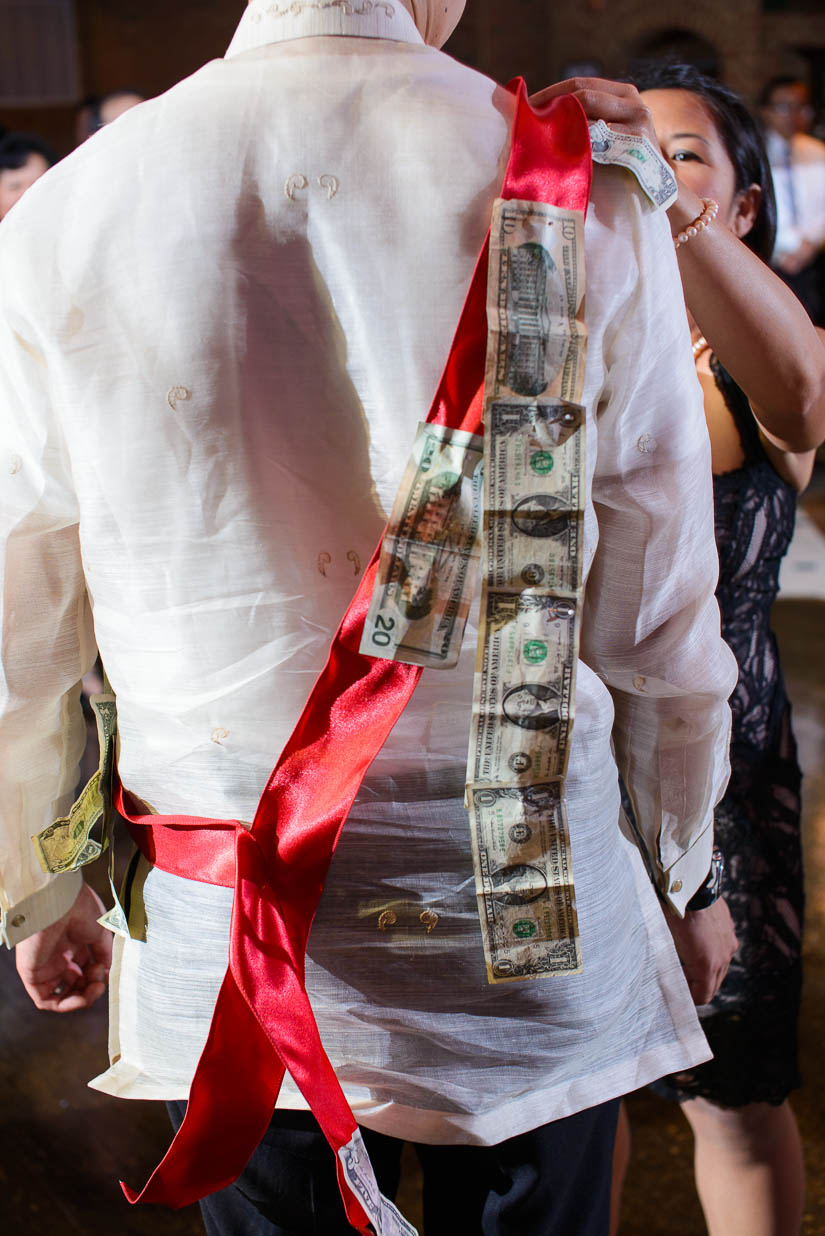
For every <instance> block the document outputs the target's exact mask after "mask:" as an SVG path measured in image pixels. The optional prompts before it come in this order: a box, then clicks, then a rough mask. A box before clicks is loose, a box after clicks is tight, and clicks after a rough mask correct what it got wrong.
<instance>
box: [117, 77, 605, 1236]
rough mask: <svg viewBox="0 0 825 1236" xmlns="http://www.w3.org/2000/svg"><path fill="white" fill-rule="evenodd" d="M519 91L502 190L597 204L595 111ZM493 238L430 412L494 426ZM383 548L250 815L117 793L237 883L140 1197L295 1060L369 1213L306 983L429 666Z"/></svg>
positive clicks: (218, 1139) (256, 1136)
mask: <svg viewBox="0 0 825 1236" xmlns="http://www.w3.org/2000/svg"><path fill="white" fill-rule="evenodd" d="M509 89H511V90H513V91H514V92H515V93H516V95H517V105H516V118H515V125H514V130H513V143H512V152H511V156H510V163H509V166H508V169H507V175H506V178H505V182H504V186H503V189H502V197H504V198H519V199H523V200H528V201H541V202H547V203H550V204H552V205H556V206H560V207H563V208H565V209H571V210H579V211H582V212H583V211H584V210H585V209H586V207H587V201H588V197H589V193H590V178H591V157H590V139H589V134H588V129H587V122H586V120H585V118H584V113H583V112H582V110H581V107H580V106H579V104H578V102H577V101H576V100H575V99H573V98H572V97H571V96H565V97H561V98H558V99H555V100H553V102H552V103H550V105H549V106H548V107H547V108H545V109H544V110H543V112H542V113H541V114H539V113H536V112H535V111H533V109H532V108H531V107H530V105H529V103H528V101H527V95H526V90H525V86H524V82H523V81H521V80H520V79H517V80H516V81H515V82H513V83H511V85H510V87H509ZM488 243H489V239H488V241H485V244H484V248H483V249H482V252H481V255H480V257H479V259H478V262H477V264H476V269H475V273H474V275H473V279H472V283H471V285H470V290H469V292H468V295H467V299H466V301H465V304H464V308H463V310H462V314H461V319H460V321H459V325H458V329H457V331H456V335H455V339H454V340H453V344H452V347H451V349H450V355H449V357H448V360H447V364H446V368H445V370H444V375H443V377H442V379H441V382H440V384H439V387H438V391H437V393H436V396H435V399H434V401H433V404H432V407H431V409H430V414H429V416H428V418H427V419H428V420H429V421H431V422H434V423H436V424H444V425H449V426H450V427H452V428H458V429H464V430H469V431H470V432H472V433H479V432H481V428H482V426H481V410H482V399H483V379H484V365H485V355H486V346H487V321H486V299H487V252H488ZM377 562H378V550H377V549H376V551H375V554H374V555H373V557H372V560H371V562H370V564H369V566H368V568H367V570H366V572H365V574H364V576H363V578H362V580H361V583H360V585H359V588H358V591H357V593H356V595H355V598H354V600H353V602H352V604H351V605H350V607H349V609H348V610H347V612H346V614H345V615H344V619H343V622H342V623H341V626H340V628H339V630H338V633H337V635H336V636H335V639H334V640H333V643H332V646H331V649H330V654H329V660H328V661H327V664H326V666H325V667H324V669H323V671H322V673H321V675H320V677H319V678H318V681H317V682H316V684H315V686H314V687H313V690H312V693H311V695H310V697H309V700H308V701H307V704H306V706H305V708H304V711H303V713H302V714H301V717H300V720H299V721H298V724H297V725H296V727H295V730H294V731H293V733H292V736H291V737H290V739H289V741H288V742H287V744H286V747H285V748H284V750H283V752H282V754H281V757H280V759H279V760H278V763H277V765H276V767H275V770H274V771H273V773H272V775H271V777H270V778H269V781H268V783H267V786H266V789H265V790H264V792H263V795H262V797H261V800H260V803H259V804H258V809H257V812H256V815H255V819H254V822H253V824H252V828H251V830H250V829H247V828H246V827H245V826H243V825H241V824H239V823H238V822H236V821H226V820H208V819H198V818H196V817H190V816H158V815H147V814H145V813H142V812H141V810H140V808H139V807H138V806H137V803H136V800H134V799H133V798H132V796H131V795H129V794H128V793H126V792H124V791H123V790H122V788H121V787H120V786H119V785H117V786H116V796H117V803H118V807H119V809H120V811H121V813H122V814H123V815H124V817H125V818H126V819H127V820H128V821H129V822H130V827H131V829H132V832H133V835H134V837H135V840H136V841H137V844H138V845H139V846H140V848H141V850H142V851H143V853H144V854H145V855H146V857H147V858H148V859H149V860H150V861H151V862H153V863H155V864H156V865H157V866H159V867H161V868H162V869H163V870H164V871H169V872H172V873H173V874H175V875H180V876H183V877H185V878H187V879H195V880H202V881H206V882H208V883H212V884H222V885H224V886H228V887H231V886H232V885H234V888H235V899H234V905H233V911H232V924H231V934H230V952H229V968H228V970H227V972H226V976H225V978H224V980H223V985H222V987H221V990H220V994H219V996H218V1000H217V1003H216V1005H215V1012H214V1015H213V1018H212V1024H211V1027H210V1030H209V1037H208V1038H207V1041H206V1046H205V1047H204V1050H203V1054H202V1055H201V1058H200V1061H199V1063H198V1067H197V1070H196V1072H195V1076H194V1079H193V1081H192V1087H191V1091H190V1095H189V1105H188V1109H187V1113H186V1117H185V1119H184V1121H183V1124H182V1125H181V1127H180V1129H179V1130H178V1133H177V1135H176V1137H175V1139H174V1141H173V1142H172V1145H171V1146H170V1148H169V1150H168V1152H167V1154H166V1156H165V1158H164V1159H163V1161H162V1163H161V1164H160V1165H159V1166H158V1167H157V1168H156V1169H155V1171H154V1173H153V1174H152V1177H151V1178H150V1180H149V1182H148V1183H147V1184H146V1186H145V1187H144V1189H143V1190H142V1192H141V1193H139V1194H138V1193H136V1192H135V1191H134V1190H132V1189H130V1188H129V1187H128V1185H125V1184H124V1185H123V1190H124V1193H125V1194H126V1196H127V1198H128V1199H129V1201H130V1202H159V1203H163V1204H165V1205H168V1206H173V1207H178V1206H185V1205H188V1204H189V1203H191V1202H195V1201H197V1200H198V1199H200V1198H202V1197H205V1196H206V1195H207V1194H209V1193H212V1192H214V1191H215V1190H216V1189H220V1188H222V1187H224V1186H225V1185H228V1184H231V1183H232V1181H234V1180H235V1179H236V1178H237V1177H238V1176H239V1175H240V1173H241V1172H242V1171H243V1169H244V1168H245V1166H246V1164H247V1162H248V1160H249V1158H250V1156H251V1154H252V1152H253V1151H254V1149H255V1147H256V1146H257V1144H258V1142H259V1141H260V1139H261V1137H262V1136H263V1134H264V1132H265V1131H266V1129H267V1127H268V1125H269V1122H270V1120H271V1118H272V1112H273V1109H274V1107H275V1101H276V1099H277V1097H278V1092H279V1090H280V1086H281V1082H282V1080H283V1076H284V1072H285V1070H287V1069H288V1070H289V1072H290V1074H291V1076H292V1078H293V1079H294V1081H295V1082H296V1084H297V1085H298V1087H299V1088H300V1090H301V1093H302V1094H303V1095H304V1098H305V1099H306V1100H307V1102H308V1103H309V1105H310V1107H311V1109H312V1112H313V1113H314V1115H315V1117H316V1119H317V1120H318V1123H319V1124H320V1126H321V1128H322V1130H323V1131H324V1134H325V1135H326V1137H327V1140H328V1141H329V1143H330V1145H331V1146H332V1148H333V1150H334V1151H335V1152H336V1162H337V1163H338V1176H339V1184H340V1186H341V1194H342V1197H343V1200H344V1205H345V1208H346V1212H347V1218H348V1219H349V1222H350V1223H351V1224H352V1226H353V1227H354V1228H356V1229H357V1230H358V1231H359V1232H361V1233H363V1234H364V1236H367V1233H369V1232H371V1230H372V1229H371V1228H370V1227H369V1226H368V1224H369V1220H368V1216H367V1215H366V1213H365V1211H364V1210H363V1208H362V1206H361V1205H360V1203H359V1202H358V1201H357V1199H356V1197H355V1195H354V1194H353V1192H352V1191H351V1190H350V1188H349V1187H348V1186H347V1185H346V1184H345V1183H344V1180H343V1171H342V1168H341V1165H340V1162H339V1161H338V1158H337V1152H338V1150H339V1149H340V1148H341V1147H343V1146H345V1145H347V1143H348V1142H349V1141H350V1140H351V1138H352V1136H353V1134H354V1133H355V1131H356V1128H357V1125H356V1122H355V1118H354V1117H353V1115H352V1112H351V1111H350V1108H349V1105H348V1104H347V1101H346V1099H345V1097H344V1094H343V1091H342V1090H341V1087H340V1085H339V1083H338V1080H337V1078H336V1076H335V1073H334V1071H333V1069H332V1066H331V1064H330V1062H329V1060H328V1058H327V1055H326V1053H325V1051H324V1049H323V1047H322V1045H321V1040H320V1036H319V1033H318V1027H317V1025H316V1023H315V1018H314V1016H313V1013H312V1009H311V1007H310V1004H309V1000H308V997H307V993H306V987H305V985H304V959H305V954H306V946H307V940H308V938H309V932H310V928H311V925H312V920H313V918H314V915H315V910H316V908H317V905H318V901H319V899H320V896H321V890H322V888H323V885H324V880H325V878H326V874H327V870H328V868H329V864H330V861H331V859H332V855H333V853H334V850H335V847H336V844H337V842H338V838H339V836H340V833H341V829H342V827H343V824H344V821H345V820H346V817H347V815H348V813H349V810H350V807H351V806H352V802H353V799H354V798H355V795H356V793H357V792H358V788H359V786H360V784H361V780H362V778H363V776H364V774H365V772H366V770H367V768H368V767H369V765H370V764H371V763H372V761H373V759H374V758H375V756H376V755H377V753H378V751H379V750H380V748H381V747H382V745H383V744H384V742H385V740H386V738H387V736H388V735H389V732H390V730H391V729H392V727H393V725H394V724H395V722H396V721H397V719H398V717H399V716H400V715H401V712H402V711H403V709H404V706H405V705H406V703H407V701H408V700H409V698H410V696H411V695H412V693H413V691H414V689H415V686H416V684H417V682H418V679H419V677H420V674H421V670H420V668H418V667H416V666H412V665H403V664H401V663H400V662H397V661H385V660H380V659H376V658H372V657H366V656H364V655H363V654H362V653H360V652H359V646H360V642H361V633H362V629H363V625H364V619H365V617H366V613H367V609H368V607H369V601H370V597H371V595H372V590H373V584H374V582H375V574H376V569H377Z"/></svg>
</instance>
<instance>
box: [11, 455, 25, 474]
mask: <svg viewBox="0 0 825 1236" xmlns="http://www.w3.org/2000/svg"><path fill="white" fill-rule="evenodd" d="M22 467H23V460H22V458H21V457H20V455H12V457H11V467H10V468H9V472H10V473H11V474H12V476H17V473H18V472H20V470H21V469H22Z"/></svg>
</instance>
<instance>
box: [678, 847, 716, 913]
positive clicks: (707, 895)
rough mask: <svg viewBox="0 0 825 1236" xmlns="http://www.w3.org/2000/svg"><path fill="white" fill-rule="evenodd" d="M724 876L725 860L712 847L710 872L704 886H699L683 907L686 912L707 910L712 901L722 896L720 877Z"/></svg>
mask: <svg viewBox="0 0 825 1236" xmlns="http://www.w3.org/2000/svg"><path fill="white" fill-rule="evenodd" d="M724 874H725V859H724V857H723V855H722V851H721V850H720V849H719V847H718V846H714V847H713V855H712V856H711V860H710V871H709V872H708V874H707V879H706V880H705V882H704V884H700V885H699V887H698V888H697V890H696V892H695V893H694V894H693V896H692V897H691V899H690V901H689V902H688V903H687V905H686V906H685V910H686V911H690V912H693V911H694V910H707V908H708V906H712V905H713V903H714V901H718V900H719V898H720V897H721V895H722V876H723V875H724Z"/></svg>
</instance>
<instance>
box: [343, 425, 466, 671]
mask: <svg viewBox="0 0 825 1236" xmlns="http://www.w3.org/2000/svg"><path fill="white" fill-rule="evenodd" d="M481 459H482V442H481V438H479V437H477V436H475V435H473V434H469V433H464V432H463V431H461V430H454V429H453V430H451V429H446V428H444V427H443V426H439V425H428V424H424V425H421V426H420V427H419V431H418V435H417V437H416V440H415V444H414V446H413V452H412V455H411V457H410V460H409V462H408V464H407V469H406V471H405V473H404V479H403V481H402V483H401V488H400V489H399V491H398V496H397V497H396V500H395V505H394V506H393V510H392V514H391V516H390V522H389V525H388V527H387V531H386V533H385V535H384V539H383V541H382V544H381V555H380V559H379V563H378V575H377V579H376V583H375V587H374V589H373V594H372V598H371V601H370V607H369V612H368V614H367V618H366V621H365V623H364V633H363V636H362V639H361V652H362V653H365V654H366V655H367V656H373V657H386V658H388V659H390V660H395V661H403V662H406V663H408V664H411V665H426V666H432V667H435V668H441V669H447V668H449V667H450V666H453V665H455V663H456V661H457V660H458V656H459V652H460V651H461V641H462V637H463V634H464V628H465V625H466V622H467V617H468V615H469V612H470V603H471V601H472V595H473V590H474V588H475V575H476V567H477V563H478V555H479V537H480V525H481V488H482V468H481Z"/></svg>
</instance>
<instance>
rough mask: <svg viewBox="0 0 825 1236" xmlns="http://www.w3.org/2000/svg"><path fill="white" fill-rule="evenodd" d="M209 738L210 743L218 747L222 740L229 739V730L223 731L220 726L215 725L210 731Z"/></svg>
mask: <svg viewBox="0 0 825 1236" xmlns="http://www.w3.org/2000/svg"><path fill="white" fill-rule="evenodd" d="M209 737H210V738H211V740H212V742H216V743H217V744H218V746H219V747H220V745H221V744H222V742H223V740H224V738H228V737H229V730H225V729H224V728H223V726H222V725H217V726H216V727H215V729H214V730H213V731H212V733H211V734H210V735H209Z"/></svg>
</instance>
